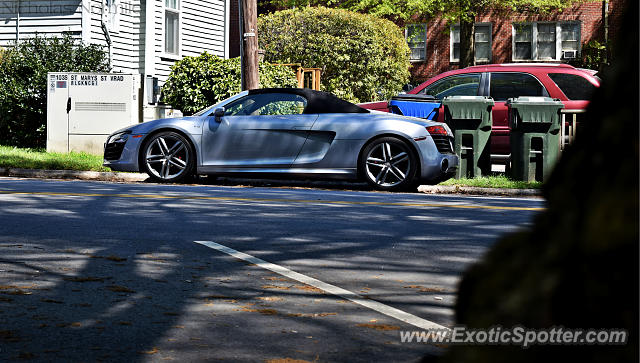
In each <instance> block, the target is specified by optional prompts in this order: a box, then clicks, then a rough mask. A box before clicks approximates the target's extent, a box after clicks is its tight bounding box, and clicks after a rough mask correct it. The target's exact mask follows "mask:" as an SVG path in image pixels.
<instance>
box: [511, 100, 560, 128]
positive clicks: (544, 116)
mask: <svg viewBox="0 0 640 363" xmlns="http://www.w3.org/2000/svg"><path fill="white" fill-rule="evenodd" d="M507 107H509V110H510V112H511V114H512V116H511V117H509V120H510V123H511V124H512V125H511V126H512V128H514V126H516V125H517V124H518V123H521V122H522V123H555V122H558V120H559V116H558V111H559V110H560V109H563V108H564V104H563V103H562V101H560V100H558V99H553V98H551V97H518V98H509V99H508V100H507ZM516 117H517V119H516Z"/></svg>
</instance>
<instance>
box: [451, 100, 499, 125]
mask: <svg viewBox="0 0 640 363" xmlns="http://www.w3.org/2000/svg"><path fill="white" fill-rule="evenodd" d="M442 105H443V106H444V109H445V118H447V119H452V120H482V121H483V122H482V124H483V125H484V124H488V126H490V125H491V120H492V117H491V108H492V107H493V106H494V105H495V102H494V101H493V98H491V97H488V96H447V97H445V98H443V99H442Z"/></svg>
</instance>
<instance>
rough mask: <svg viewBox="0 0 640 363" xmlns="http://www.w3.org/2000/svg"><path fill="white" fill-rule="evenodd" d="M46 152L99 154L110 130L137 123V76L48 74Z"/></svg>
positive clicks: (138, 112) (138, 82)
mask: <svg viewBox="0 0 640 363" xmlns="http://www.w3.org/2000/svg"><path fill="white" fill-rule="evenodd" d="M47 82H48V85H47V151H55V152H65V153H66V152H69V151H84V152H87V153H91V154H102V152H103V147H104V142H105V141H106V139H107V136H109V134H111V133H112V132H114V131H116V130H118V129H121V128H123V127H126V126H129V125H132V124H136V123H138V122H140V121H141V120H140V118H141V117H140V114H141V112H140V110H141V107H140V75H138V74H120V73H71V72H63V73H49V74H48V75H47Z"/></svg>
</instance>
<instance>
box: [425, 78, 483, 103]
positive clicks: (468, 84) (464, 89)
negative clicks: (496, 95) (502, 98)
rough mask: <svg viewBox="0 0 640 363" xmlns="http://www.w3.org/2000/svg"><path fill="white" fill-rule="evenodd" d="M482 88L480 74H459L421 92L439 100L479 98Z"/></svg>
mask: <svg viewBox="0 0 640 363" xmlns="http://www.w3.org/2000/svg"><path fill="white" fill-rule="evenodd" d="M478 88H480V73H468V74H458V75H455V76H449V77H446V78H443V79H441V80H439V81H437V82H435V83H434V84H431V85H429V86H427V87H426V88H425V89H423V90H422V91H420V94H425V95H431V96H434V97H436V98H437V99H440V100H441V99H443V98H445V97H447V96H477V95H478Z"/></svg>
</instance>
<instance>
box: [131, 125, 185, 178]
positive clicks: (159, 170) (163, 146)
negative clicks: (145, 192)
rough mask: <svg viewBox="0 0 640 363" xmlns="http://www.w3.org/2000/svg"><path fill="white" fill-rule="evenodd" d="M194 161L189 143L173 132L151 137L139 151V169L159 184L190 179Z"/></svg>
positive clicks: (163, 132) (164, 132) (160, 133)
mask: <svg viewBox="0 0 640 363" xmlns="http://www.w3.org/2000/svg"><path fill="white" fill-rule="evenodd" d="M195 160H196V153H195V151H194V148H193V145H191V142H190V141H189V140H188V139H187V138H186V137H184V136H182V135H181V134H179V133H177V132H173V131H162V132H159V133H157V134H154V135H151V136H150V137H149V139H148V140H146V141H145V143H144V145H143V146H142V149H141V150H140V163H141V164H142V165H141V166H142V168H141V169H142V170H144V172H146V173H147V174H149V176H150V177H151V179H153V180H154V181H157V182H161V183H179V182H182V181H185V180H187V179H188V178H190V177H191V176H192V175H193V172H194V168H195Z"/></svg>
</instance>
